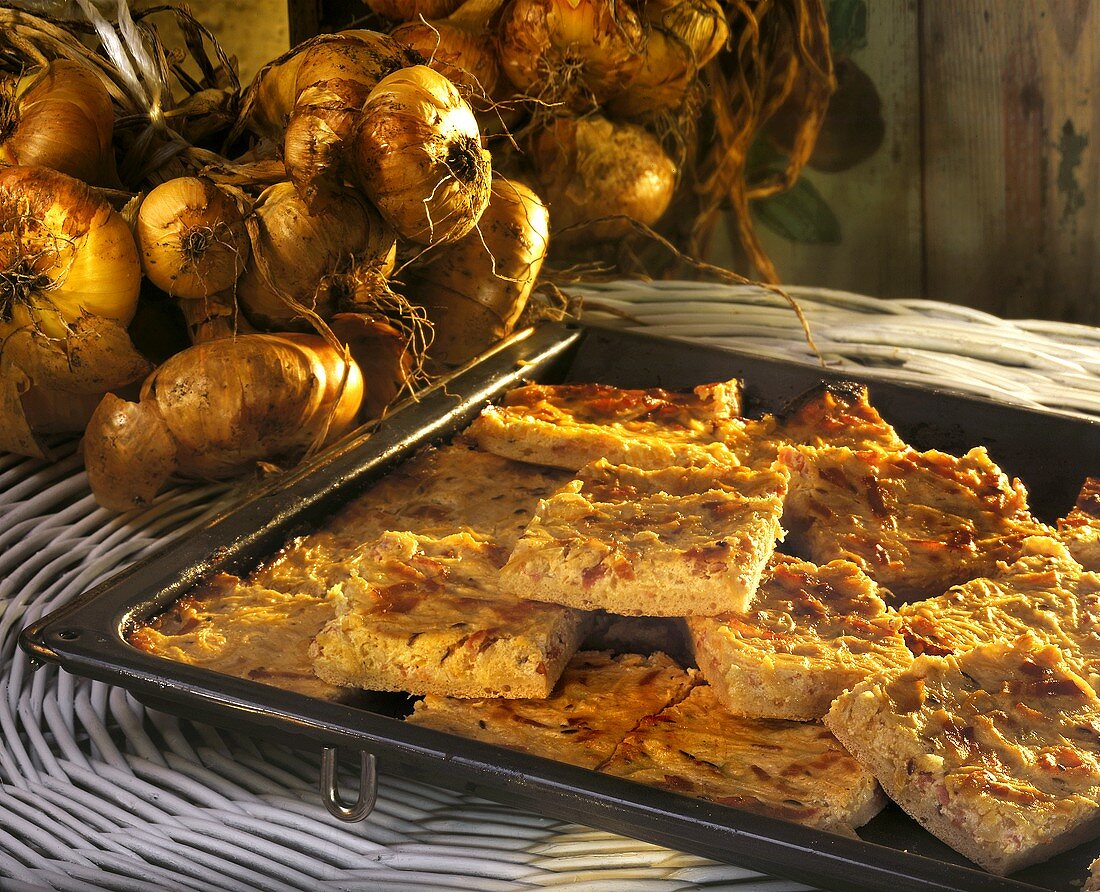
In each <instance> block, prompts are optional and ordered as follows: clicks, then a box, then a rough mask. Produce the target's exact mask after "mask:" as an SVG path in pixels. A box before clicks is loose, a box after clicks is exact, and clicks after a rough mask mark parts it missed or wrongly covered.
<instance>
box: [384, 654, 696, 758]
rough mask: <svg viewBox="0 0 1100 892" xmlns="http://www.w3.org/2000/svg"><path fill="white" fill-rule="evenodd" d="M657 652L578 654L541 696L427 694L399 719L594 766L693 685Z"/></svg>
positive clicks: (691, 678)
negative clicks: (546, 694)
mask: <svg viewBox="0 0 1100 892" xmlns="http://www.w3.org/2000/svg"><path fill="white" fill-rule="evenodd" d="M695 680H696V676H695V673H694V672H693V671H692V670H685V669H681V668H680V666H678V665H677V664H676V663H674V662H673V661H672V660H671V659H669V658H668V657H667V656H665V655H664V654H663V653H655V654H651V655H650V656H641V655H639V654H620V655H618V656H612V655H611V654H610V653H608V652H607V651H584V652H582V653H578V654H577V655H576V656H574V657H573V659H572V660H571V661H570V662H569V665H568V666H566V667H565V671H564V672H562V675H561V678H560V679H559V680H558V684H557V686H556V687H555V688H554V691H553V693H552V694H550V696H549V697H547V698H545V699H522V700H516V699H508V700H505V699H476V700H459V699H456V698H454V697H438V696H433V695H428V696H427V697H425V698H424V699H423V700H421V701H420V702H419V703H417V705H416V708H415V709H414V711H413V713H412V715H410V716H409V717H408V719H406V721H409V722H411V723H413V724H414V725H423V726H424V727H427V728H435V729H436V730H438V731H446V732H447V733H449V734H455V735H457V736H459V737H469V738H471V739H473V740H481V741H484V742H485V743H494V744H497V745H499V746H506V747H510V748H511V749H516V750H522V751H523V752H525V753H530V754H531V755H535V756H542V757H544V758H546V759H557V760H558V761H559V762H569V763H571V764H573V765H580V766H581V767H582V768H596V767H597V766H599V765H601V764H603V763H604V762H606V761H607V760H608V759H609V758H611V754H612V752H614V750H615V746H616V745H617V744H618V743H619V741H620V740H622V739H623V737H625V736H626V734H627V733H628V732H629V731H630V730H631V729H632V728H633V727H634V726H635V725H637V724H638V722H639V721H641V720H642V718H643V717H645V716H647V715H652V714H654V713H658V712H660V711H661V710H662V709H664V708H665V707H666V706H668V705H669V704H670V703H674V702H676V701H678V700H680V699H682V698H683V697H684V695H685V694H686V693H687V692H688V689H689V688H690V687H691V686H692V685H693V684H695Z"/></svg>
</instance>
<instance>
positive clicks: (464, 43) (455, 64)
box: [390, 21, 500, 111]
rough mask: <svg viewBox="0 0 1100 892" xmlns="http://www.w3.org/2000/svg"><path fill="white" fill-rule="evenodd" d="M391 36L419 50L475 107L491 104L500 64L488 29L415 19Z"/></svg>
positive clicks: (431, 65)
mask: <svg viewBox="0 0 1100 892" xmlns="http://www.w3.org/2000/svg"><path fill="white" fill-rule="evenodd" d="M390 36H391V37H392V38H393V39H394V40H397V41H400V42H401V43H403V44H405V45H406V46H408V47H410V48H411V49H413V50H416V51H417V52H418V53H420V55H421V56H423V57H424V58H425V59H426V60H427V63H428V66H429V67H430V68H432V69H434V70H435V71H438V72H439V73H440V74H442V75H443V76H444V77H445V78H447V80H449V81H450V82H451V83H452V84H454V85H455V86H456V87H458V88H459V90H460V91H461V92H462V93H463V95H464V96H466V97H467V98H468V100H469V102H470V105H471V106H472V107H473V108H474V109H475V110H476V111H485V110H486V109H487V108H488V107H489V105H491V97H492V96H493V94H494V93H495V92H496V89H497V82H498V81H499V80H500V66H499V65H498V64H497V57H496V50H495V48H494V47H493V41H492V39H491V38H490V37H489V35H488V34H487V33H485V32H484V31H473V30H470V29H469V28H465V27H463V26H461V25H456V24H454V23H453V22H448V21H435V22H427V21H424V22H416V21H414V22H407V23H406V24H404V25H401V26H400V27H397V28H395V29H394V30H393V32H392V33H391V34H390Z"/></svg>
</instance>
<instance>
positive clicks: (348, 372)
mask: <svg viewBox="0 0 1100 892" xmlns="http://www.w3.org/2000/svg"><path fill="white" fill-rule="evenodd" d="M362 399H363V377H362V374H361V373H360V371H359V368H358V366H357V365H356V364H355V363H354V362H347V361H345V358H344V356H343V355H342V354H341V353H339V352H338V351H336V350H335V349H334V348H333V347H332V346H330V345H329V344H328V343H327V342H326V341H325V340H324V339H323V338H321V337H319V336H317V335H299V334H279V335H265V334H247V335H240V336H239V337H236V338H221V339H219V340H215V341H209V342H207V343H204V344H198V345H195V346H193V347H190V348H188V349H187V350H184V351H182V352H181V353H177V354H176V355H175V356H173V357H171V358H169V359H168V360H167V361H166V362H164V364H162V365H161V366H160V367H159V368H158V369H157V370H156V371H155V372H153V374H152V375H150V376H149V377H148V378H147V379H146V380H145V384H144V385H143V387H142V391H141V397H140V400H139V401H138V402H128V401H126V400H122V399H119V398H117V397H115V396H113V395H111V394H108V395H107V396H106V397H104V399H103V401H102V402H101V403H100V404H99V406H98V408H97V409H96V411H95V414H94V415H93V417H92V419H91V421H90V423H89V425H88V430H87V433H86V435H85V438H84V455H85V463H86V467H87V471H88V481H89V483H90V484H91V487H92V492H93V494H94V495H95V497H96V500H97V501H98V502H99V503H100V504H101V505H103V506H105V507H108V508H112V509H115V510H126V509H128V508H132V507H134V506H135V505H142V504H147V503H148V502H149V501H150V500H151V499H152V498H153V497H154V496H155V495H156V493H157V492H158V491H159V490H160V489H161V488H162V487H163V486H164V485H165V484H166V483H167V482H168V480H169V479H170V478H171V477H174V476H175V477H186V478H194V479H203V480H221V479H227V478H230V477H234V476H237V475H239V474H241V473H243V472H245V471H247V470H249V469H250V468H252V467H254V465H255V463H256V462H258V461H268V462H294V461H297V460H298V459H300V458H301V457H302V456H303V455H304V454H305V453H306V452H307V451H308V450H309V449H312V448H318V447H320V446H321V445H323V444H325V443H329V442H332V441H333V440H334V439H336V438H337V437H339V436H340V435H341V434H343V433H344V431H346V430H347V429H348V427H350V426H351V424H352V423H353V422H354V421H355V418H356V415H357V413H358V411H359V406H360V405H361V403H362Z"/></svg>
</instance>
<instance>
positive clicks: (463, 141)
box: [354, 65, 490, 245]
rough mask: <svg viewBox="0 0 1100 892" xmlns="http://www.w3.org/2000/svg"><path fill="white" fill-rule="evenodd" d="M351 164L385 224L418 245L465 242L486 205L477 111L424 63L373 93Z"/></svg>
mask: <svg viewBox="0 0 1100 892" xmlns="http://www.w3.org/2000/svg"><path fill="white" fill-rule="evenodd" d="M354 165H355V175H356V181H357V182H358V184H359V186H360V188H361V189H362V191H363V193H364V194H365V195H366V196H367V197H368V198H369V199H370V200H371V201H372V202H373V203H374V205H375V206H376V207H377V208H378V209H379V211H380V212H381V213H382V216H383V217H384V218H385V219H386V222H388V223H389V224H390V225H391V226H392V227H393V228H394V229H395V230H396V231H397V233H398V235H400V236H401V237H402V238H405V239H408V240H410V241H413V242H416V243H418V244H422V245H431V244H438V243H440V242H447V241H454V240H456V239H459V238H462V236H464V235H466V234H467V233H468V232H470V231H471V230H472V229H473V228H474V226H475V225H476V224H477V221H478V220H479V219H480V217H481V215H482V213H483V212H484V211H485V208H486V206H487V205H488V203H489V188H490V186H489V182H490V155H489V153H488V152H487V151H486V150H485V149H483V148H482V147H481V135H480V132H479V130H478V125H477V121H476V119H475V118H474V113H473V111H472V109H471V108H470V106H469V105H468V104H467V103H466V101H465V100H464V99H463V98H462V96H461V95H460V93H459V92H458V88H457V87H455V85H454V84H452V83H451V82H450V81H449V80H447V78H445V77H444V76H443V75H441V74H439V73H438V72H436V71H433V70H432V69H430V68H428V67H427V66H425V65H417V66H415V67H413V68H406V69H404V70H403V71H399V72H397V73H396V74H391V75H390V76H389V77H387V78H385V79H383V80H382V82H381V83H379V85H378V86H377V87H375V89H374V90H373V91H371V94H370V98H369V99H368V100H367V104H366V106H365V107H364V108H363V116H362V119H361V120H360V122H359V130H358V132H357V134H356V141H355V159H354Z"/></svg>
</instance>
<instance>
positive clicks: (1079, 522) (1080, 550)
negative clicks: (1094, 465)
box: [1058, 477, 1100, 572]
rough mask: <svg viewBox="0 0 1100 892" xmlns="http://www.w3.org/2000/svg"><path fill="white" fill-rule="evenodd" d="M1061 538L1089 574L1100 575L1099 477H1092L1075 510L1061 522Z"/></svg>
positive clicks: (1082, 490)
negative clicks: (1096, 573) (1091, 572)
mask: <svg viewBox="0 0 1100 892" xmlns="http://www.w3.org/2000/svg"><path fill="white" fill-rule="evenodd" d="M1058 538H1059V539H1061V540H1062V541H1063V542H1065V543H1066V547H1067V548H1069V550H1070V553H1072V554H1073V556H1074V558H1075V559H1076V560H1077V562H1078V563H1079V564H1080V565H1081V566H1082V567H1084V568H1085V569H1086V570H1093V571H1095V572H1100V477H1089V478H1088V479H1087V480H1086V481H1085V485H1084V486H1082V487H1081V494H1080V495H1078V496H1077V504H1076V505H1074V506H1073V510H1072V511H1070V512H1069V514H1067V515H1066V516H1065V517H1063V518H1062V519H1061V520H1059V521H1058Z"/></svg>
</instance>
